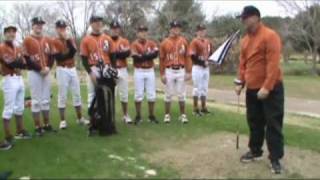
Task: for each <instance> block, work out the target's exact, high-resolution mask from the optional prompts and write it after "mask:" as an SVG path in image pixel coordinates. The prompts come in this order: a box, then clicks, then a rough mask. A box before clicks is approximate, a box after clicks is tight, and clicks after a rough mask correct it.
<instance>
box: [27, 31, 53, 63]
mask: <svg viewBox="0 0 320 180" xmlns="http://www.w3.org/2000/svg"><path fill="white" fill-rule="evenodd" d="M23 48H24V50H25V53H26V55H28V56H30V58H31V60H32V61H33V62H34V63H35V64H37V65H39V66H40V67H42V68H44V67H46V66H48V65H49V58H50V57H49V56H50V54H51V53H52V44H51V40H50V38H49V37H35V36H32V35H31V36H28V37H26V38H25V39H24V41H23Z"/></svg>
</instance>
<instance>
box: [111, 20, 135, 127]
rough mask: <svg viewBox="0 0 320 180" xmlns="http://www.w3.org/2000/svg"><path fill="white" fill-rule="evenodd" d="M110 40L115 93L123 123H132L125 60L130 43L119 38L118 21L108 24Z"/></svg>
mask: <svg viewBox="0 0 320 180" xmlns="http://www.w3.org/2000/svg"><path fill="white" fill-rule="evenodd" d="M110 28H111V33H110V34H111V38H112V42H113V44H114V49H115V52H114V54H115V57H116V67H117V70H118V80H117V91H118V93H119V96H120V101H121V106H122V111H123V121H124V122H125V123H128V124H130V123H132V120H131V118H130V116H129V114H128V68H127V66H128V63H127V58H128V57H129V56H130V43H129V41H128V40H127V39H125V38H123V37H121V36H120V33H121V26H120V24H119V22H118V21H115V20H114V21H112V22H111V23H110Z"/></svg>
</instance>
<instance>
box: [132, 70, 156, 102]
mask: <svg viewBox="0 0 320 180" xmlns="http://www.w3.org/2000/svg"><path fill="white" fill-rule="evenodd" d="M134 82H135V86H134V87H135V94H134V98H135V101H136V102H141V101H143V98H144V92H145V91H146V94H147V100H148V101H149V102H154V101H155V100H156V78H155V72H154V68H150V69H142V68H135V69H134Z"/></svg>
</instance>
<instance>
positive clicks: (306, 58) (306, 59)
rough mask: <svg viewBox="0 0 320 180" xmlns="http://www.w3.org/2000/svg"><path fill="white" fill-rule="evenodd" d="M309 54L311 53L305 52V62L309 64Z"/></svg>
mask: <svg viewBox="0 0 320 180" xmlns="http://www.w3.org/2000/svg"><path fill="white" fill-rule="evenodd" d="M308 56H309V53H308V52H307V51H306V52H304V53H303V61H304V63H305V64H308Z"/></svg>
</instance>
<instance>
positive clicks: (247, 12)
mask: <svg viewBox="0 0 320 180" xmlns="http://www.w3.org/2000/svg"><path fill="white" fill-rule="evenodd" d="M250 16H258V17H260V16H261V15H260V11H259V9H258V8H256V7H255V6H251V5H250V6H245V7H244V8H243V10H242V12H241V14H240V15H239V16H237V18H241V19H245V18H247V17H250Z"/></svg>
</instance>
